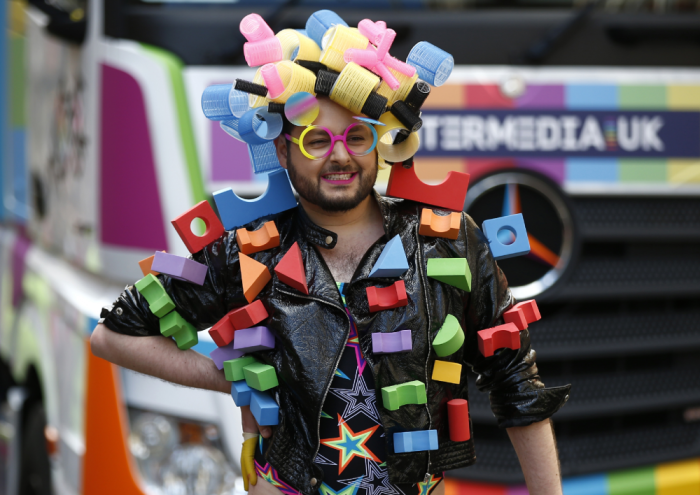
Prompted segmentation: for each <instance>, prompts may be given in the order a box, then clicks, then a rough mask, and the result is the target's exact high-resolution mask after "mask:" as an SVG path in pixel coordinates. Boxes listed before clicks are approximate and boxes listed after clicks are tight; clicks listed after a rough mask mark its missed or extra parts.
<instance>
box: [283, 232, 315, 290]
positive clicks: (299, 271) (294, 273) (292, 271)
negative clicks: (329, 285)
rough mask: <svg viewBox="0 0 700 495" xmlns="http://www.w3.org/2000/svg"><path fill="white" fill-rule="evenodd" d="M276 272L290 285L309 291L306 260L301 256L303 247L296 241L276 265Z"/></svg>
mask: <svg viewBox="0 0 700 495" xmlns="http://www.w3.org/2000/svg"><path fill="white" fill-rule="evenodd" d="M275 274H276V275H277V278H279V279H280V280H281V281H282V282H284V283H285V284H287V285H288V286H290V287H293V288H295V289H296V290H298V291H299V292H303V293H304V294H308V293H309V288H308V286H307V285H306V270H305V269H304V260H303V259H302V257H301V249H299V244H297V243H296V242H295V243H294V244H292V247H290V248H289V251H287V252H286V254H285V255H284V256H283V257H282V259H281V260H280V262H279V263H277V266H276V267H275Z"/></svg>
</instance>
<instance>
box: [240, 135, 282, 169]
mask: <svg viewBox="0 0 700 495" xmlns="http://www.w3.org/2000/svg"><path fill="white" fill-rule="evenodd" d="M248 157H250V164H251V165H252V166H253V172H254V173H256V174H262V173H263V172H272V171H273V170H277V169H281V168H282V165H280V161H279V159H278V158H277V148H276V147H275V143H273V142H272V141H268V142H266V143H265V144H249V145H248Z"/></svg>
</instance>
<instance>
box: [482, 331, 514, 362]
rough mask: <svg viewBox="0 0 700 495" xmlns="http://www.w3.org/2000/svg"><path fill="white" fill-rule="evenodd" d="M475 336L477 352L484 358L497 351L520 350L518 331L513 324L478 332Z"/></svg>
mask: <svg viewBox="0 0 700 495" xmlns="http://www.w3.org/2000/svg"><path fill="white" fill-rule="evenodd" d="M476 336H477V340H478V344H479V351H480V352H481V354H483V355H484V357H490V356H493V353H494V352H496V351H497V350H498V349H503V348H508V349H520V330H518V327H516V326H515V324H514V323H506V324H505V325H499V326H497V327H493V328H487V329H486V330H479V332H477V334H476Z"/></svg>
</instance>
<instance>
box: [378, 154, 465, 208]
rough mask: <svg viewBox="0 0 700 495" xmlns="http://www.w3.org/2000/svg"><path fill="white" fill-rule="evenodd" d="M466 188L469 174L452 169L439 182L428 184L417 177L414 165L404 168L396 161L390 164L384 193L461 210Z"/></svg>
mask: <svg viewBox="0 0 700 495" xmlns="http://www.w3.org/2000/svg"><path fill="white" fill-rule="evenodd" d="M468 188H469V174H465V173H462V172H454V171H453V172H450V173H448V174H447V178H446V179H445V180H444V181H442V182H441V183H440V184H435V185H429V184H426V183H425V182H423V181H422V180H420V179H419V178H418V176H417V175H416V167H411V168H404V167H403V162H397V163H394V164H393V165H392V166H391V175H390V176H389V184H388V185H387V187H386V195H387V196H392V197H394V198H403V199H410V200H413V201H418V202H419V203H426V204H429V205H433V206H437V207H439V208H445V209H446V210H453V211H462V209H463V208H464V200H465V198H466V197H467V189H468Z"/></svg>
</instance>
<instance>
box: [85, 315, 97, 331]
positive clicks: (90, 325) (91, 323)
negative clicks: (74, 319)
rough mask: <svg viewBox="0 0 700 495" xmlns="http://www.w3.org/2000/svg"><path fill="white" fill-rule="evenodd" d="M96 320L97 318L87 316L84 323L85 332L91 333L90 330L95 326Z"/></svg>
mask: <svg viewBox="0 0 700 495" xmlns="http://www.w3.org/2000/svg"><path fill="white" fill-rule="evenodd" d="M97 321H98V320H97V318H91V317H89V316H88V317H87V323H86V324H85V325H86V328H85V330H86V332H85V333H87V334H88V335H92V331H93V330H94V329H95V327H96V326H97Z"/></svg>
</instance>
